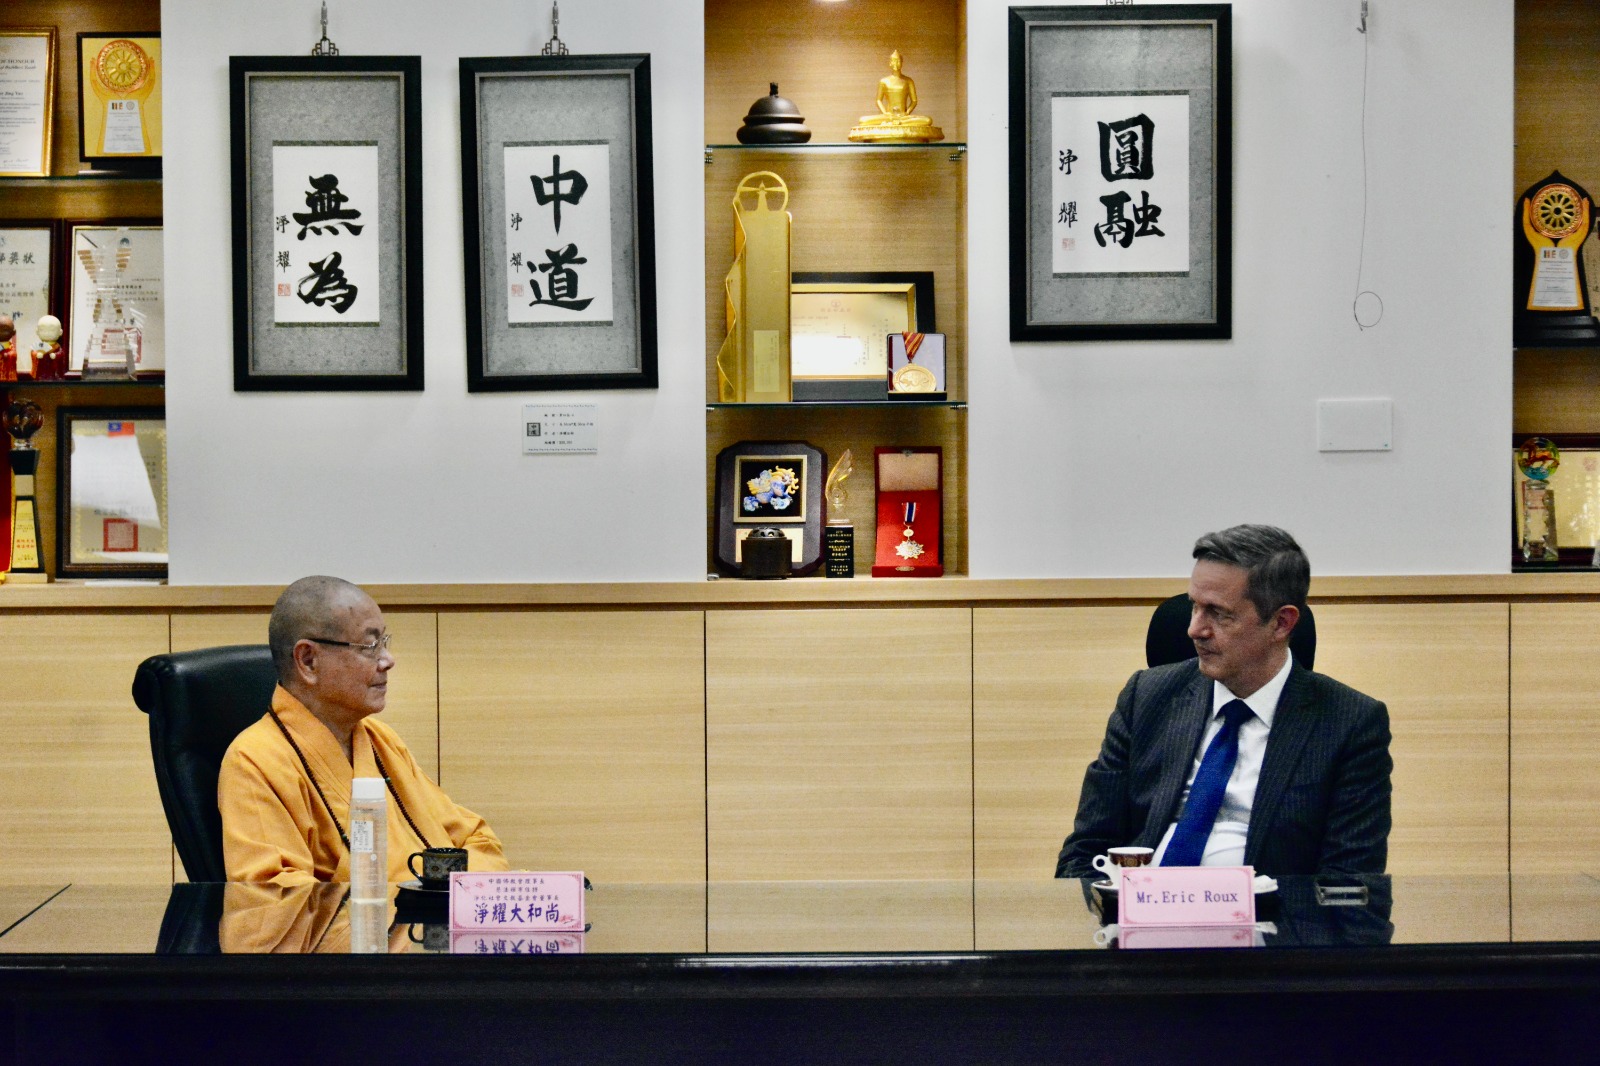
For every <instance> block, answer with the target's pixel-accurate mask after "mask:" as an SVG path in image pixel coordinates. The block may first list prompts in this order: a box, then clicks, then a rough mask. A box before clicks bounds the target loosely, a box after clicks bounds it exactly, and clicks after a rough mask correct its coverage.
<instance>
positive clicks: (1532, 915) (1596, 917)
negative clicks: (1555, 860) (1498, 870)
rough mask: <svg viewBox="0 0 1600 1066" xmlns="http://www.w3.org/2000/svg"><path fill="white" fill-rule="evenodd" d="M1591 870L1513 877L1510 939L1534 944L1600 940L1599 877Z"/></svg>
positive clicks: (1547, 872) (1528, 874)
mask: <svg viewBox="0 0 1600 1066" xmlns="http://www.w3.org/2000/svg"><path fill="white" fill-rule="evenodd" d="M1597 873H1600V870H1597V869H1596V868H1594V867H1591V868H1590V869H1589V870H1587V871H1585V872H1583V873H1561V872H1555V871H1553V870H1551V871H1545V872H1541V873H1523V874H1513V875H1512V877H1511V938H1512V939H1513V940H1516V941H1518V942H1527V941H1533V940H1600V877H1597V876H1596V875H1597Z"/></svg>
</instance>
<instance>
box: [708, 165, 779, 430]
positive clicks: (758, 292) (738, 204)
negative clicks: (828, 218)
mask: <svg viewBox="0 0 1600 1066" xmlns="http://www.w3.org/2000/svg"><path fill="white" fill-rule="evenodd" d="M788 208H789V187H788V186H787V185H785V184H784V183H783V179H782V178H780V177H778V175H776V174H774V173H772V172H771V171H770V170H763V171H759V172H757V173H754V174H746V175H745V176H744V177H743V178H742V179H740V181H739V187H738V189H736V190H735V191H734V194H733V266H731V267H729V268H728V274H727V277H726V279H725V280H724V282H723V290H724V295H725V297H726V306H727V321H728V335H727V337H726V338H725V339H724V340H723V342H722V347H721V348H720V349H719V350H718V351H717V399H718V400H719V401H720V402H722V403H788V402H789V400H790V398H791V397H790V392H789V274H790V234H791V230H792V228H793V225H794V220H793V218H792V217H791V216H790V214H789V210H788Z"/></svg>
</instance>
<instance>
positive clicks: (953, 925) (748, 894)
mask: <svg viewBox="0 0 1600 1066" xmlns="http://www.w3.org/2000/svg"><path fill="white" fill-rule="evenodd" d="M706 949H707V950H708V951H739V952H766V951H971V950H972V881H971V879H970V878H968V879H963V880H959V881H928V882H922V883H916V884H912V883H907V882H904V881H832V882H829V883H820V882H803V881H743V882H733V883H713V884H710V885H707V886H706Z"/></svg>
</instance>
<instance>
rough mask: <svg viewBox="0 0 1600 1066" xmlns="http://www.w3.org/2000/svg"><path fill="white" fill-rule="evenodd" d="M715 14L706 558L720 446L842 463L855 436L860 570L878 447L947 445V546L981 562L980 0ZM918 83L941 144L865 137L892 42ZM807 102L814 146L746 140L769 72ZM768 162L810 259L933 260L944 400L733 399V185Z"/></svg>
mask: <svg viewBox="0 0 1600 1066" xmlns="http://www.w3.org/2000/svg"><path fill="white" fill-rule="evenodd" d="M705 26H706V83H705V84H706V101H705V134H706V140H707V142H708V144H707V147H706V200H705V205H706V206H705V214H706V277H705V294H706V297H705V299H706V303H705V311H706V352H705V359H706V402H707V413H706V483H707V486H708V504H709V505H708V508H707V514H708V516H709V519H710V521H711V522H712V523H713V528H712V529H711V530H710V535H709V536H708V538H707V566H708V569H715V564H714V556H715V551H714V546H715V540H716V537H715V528H714V523H715V520H716V498H715V492H716V482H715V467H716V457H717V453H718V452H719V451H721V450H722V449H723V448H725V447H727V446H728V445H730V444H733V443H735V442H737V441H741V440H803V441H806V442H808V443H810V444H813V445H815V446H817V447H819V448H821V449H822V450H823V452H824V453H825V454H826V456H827V459H828V462H829V464H830V465H831V464H832V463H834V462H836V461H837V460H838V457H839V455H840V454H841V453H842V452H843V451H844V449H846V448H849V449H850V450H851V452H852V453H853V454H854V456H855V465H856V470H857V473H856V475H855V477H853V478H852V479H851V480H850V482H849V483H848V485H847V487H848V489H849V496H850V499H849V503H848V504H847V510H846V515H845V517H847V518H849V519H850V521H851V522H852V523H853V524H854V526H855V529H856V548H855V551H856V555H855V563H856V573H857V574H866V573H868V572H869V571H870V569H871V566H872V558H873V536H874V524H875V517H874V516H875V507H874V500H873V492H872V476H873V475H872V454H873V448H874V447H875V446H905V447H913V446H928V445H932V446H937V447H939V448H942V449H943V453H944V484H943V489H944V500H945V505H944V506H945V514H944V522H943V526H944V528H943V545H942V559H943V562H944V567H945V572H946V573H947V574H965V573H966V571H967V520H966V468H967V464H966V454H967V418H966V395H967V391H966V380H967V374H966V367H967V347H966V335H967V322H966V292H967V279H966V166H965V157H966V147H965V143H964V137H965V125H966V121H965V120H966V116H965V100H966V56H965V37H966V33H965V26H966V9H965V4H964V3H963V2H962V0H931V2H916V0H854V2H852V3H848V4H829V3H805V4H795V3H790V2H788V0H707V2H706V8H705ZM896 50H898V51H900V52H901V54H902V57H903V61H904V72H905V74H907V75H908V76H910V77H911V78H913V79H914V80H915V82H916V86H917V93H918V97H919V102H918V105H917V113H918V114H925V115H927V116H929V117H930V118H931V119H932V120H933V123H934V124H935V125H937V126H939V127H940V128H941V129H942V130H943V131H944V134H945V140H943V141H940V142H937V143H934V144H930V145H886V146H871V145H861V144H851V143H849V141H848V140H847V134H848V132H849V130H850V127H851V126H853V125H855V124H856V123H857V122H859V121H860V118H861V116H862V115H865V114H867V113H869V112H871V111H873V110H874V107H875V105H874V103H873V100H874V97H875V94H876V92H877V85H878V81H879V79H881V78H882V77H883V76H884V75H885V74H887V73H888V70H889V66H888V62H889V55H890V53H891V52H894V51H896ZM773 82H776V83H777V85H778V87H779V92H780V93H781V94H782V95H783V96H785V97H787V98H788V99H790V100H792V101H794V103H795V104H796V105H797V106H798V107H799V109H800V112H801V114H802V115H803V116H804V119H805V123H806V125H807V126H808V127H809V128H810V130H811V132H812V139H811V141H810V142H809V143H807V144H805V145H795V146H761V147H755V146H745V145H740V144H738V143H737V141H736V137H737V133H738V129H739V126H740V125H741V122H742V120H743V117H744V115H745V113H746V112H747V111H748V110H749V108H750V105H751V104H752V103H754V102H755V101H756V100H757V99H758V98H759V97H762V96H764V95H766V93H767V91H768V85H769V83H773ZM762 170H768V171H772V172H774V173H776V174H778V175H779V176H780V177H781V178H783V180H784V182H785V183H786V184H787V185H788V186H789V192H790V200H789V211H790V214H791V215H792V216H793V218H794V227H793V269H794V271H795V272H796V273H804V272H812V271H826V272H859V271H869V272H883V271H927V272H931V273H932V274H933V278H934V305H935V306H934V314H935V322H936V327H937V331H938V332H940V333H943V334H944V335H945V338H946V368H945V376H946V392H947V394H948V401H947V402H944V403H922V402H912V403H906V402H903V401H893V402H883V403H877V404H821V403H788V404H765V405H757V404H728V405H724V404H719V403H717V402H716V400H717V370H716V356H717V349H718V348H719V347H720V346H721V344H722V340H723V337H724V335H725V333H726V318H725V311H724V295H723V279H724V276H725V275H726V273H727V271H728V268H729V266H730V265H731V264H732V262H733V255H734V250H733V211H732V202H733V196H734V190H735V189H736V188H737V187H738V185H739V181H740V179H741V178H742V177H744V176H745V175H746V174H750V173H753V172H756V171H762Z"/></svg>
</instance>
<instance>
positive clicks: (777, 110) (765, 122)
mask: <svg viewBox="0 0 1600 1066" xmlns="http://www.w3.org/2000/svg"><path fill="white" fill-rule="evenodd" d="M768 84H769V85H770V86H771V87H772V91H771V92H770V93H768V94H767V95H766V96H763V97H762V98H761V99H759V100H757V101H756V102H755V103H753V104H751V105H750V113H749V114H747V115H745V117H744V125H743V126H740V127H739V133H738V137H739V143H740V144H805V143H806V142H807V141H809V140H810V139H811V131H810V130H808V129H806V120H805V117H804V116H802V115H801V114H800V109H799V108H797V107H795V106H794V102H793V101H791V100H787V99H785V98H783V97H781V96H779V95H778V83H777V82H775V81H774V82H769V83H768Z"/></svg>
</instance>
